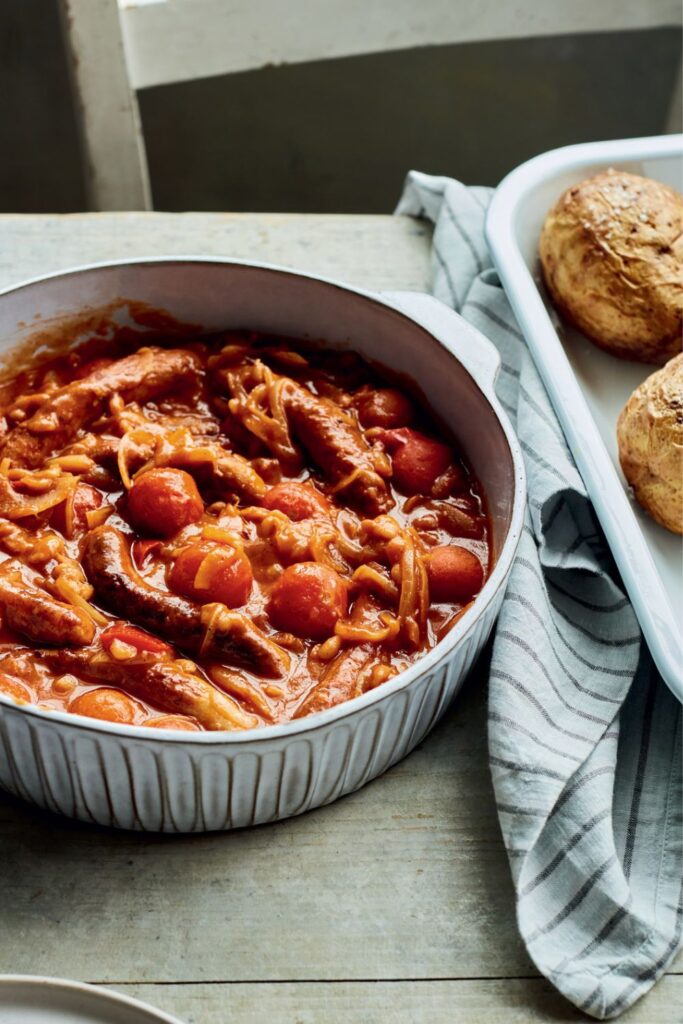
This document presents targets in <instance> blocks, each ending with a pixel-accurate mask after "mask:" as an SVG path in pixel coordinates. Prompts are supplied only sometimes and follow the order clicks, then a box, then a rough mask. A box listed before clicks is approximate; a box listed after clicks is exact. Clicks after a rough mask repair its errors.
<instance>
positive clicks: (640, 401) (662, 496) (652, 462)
mask: <svg viewBox="0 0 683 1024" xmlns="http://www.w3.org/2000/svg"><path fill="white" fill-rule="evenodd" d="M617 441H618V443H619V460H620V462H621V468H622V469H623V471H624V476H625V477H626V479H627V480H628V482H629V483H630V484H631V486H632V487H633V492H634V494H635V496H636V498H637V500H638V502H639V503H640V505H642V507H643V508H644V509H645V511H646V512H648V513H649V514H650V515H651V516H652V518H653V519H655V520H656V521H657V522H658V523H661V525H662V526H666V528H667V530H672V531H673V533H681V534H683V355H678V356H676V357H675V358H674V359H671V360H670V361H669V362H668V363H667V364H666V366H664V367H662V369H661V370H657V371H656V372H655V373H653V374H651V375H650V376H649V377H648V378H647V380H645V381H643V383H642V384H641V385H640V387H638V388H636V390H635V391H634V392H633V394H632V395H631V397H630V398H629V400H628V402H627V403H626V405H625V406H624V408H623V409H622V411H621V415H620V416H619V420H618V423H617Z"/></svg>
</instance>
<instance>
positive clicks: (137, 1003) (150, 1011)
mask: <svg viewBox="0 0 683 1024" xmlns="http://www.w3.org/2000/svg"><path fill="white" fill-rule="evenodd" d="M12 985H23V986H25V987H27V988H30V989H33V990H36V993H37V992H38V991H39V990H40V989H43V990H44V991H45V992H46V993H47V995H48V997H49V994H50V992H51V991H52V990H54V989H59V990H61V991H63V992H67V993H73V994H74V995H81V996H84V997H85V998H92V997H95V998H97V999H101V1000H102V1001H103V1002H104V1003H105V1004H106V1003H107V1002H109V1003H111V1004H112V1005H113V1006H118V1007H124V1008H125V1007H127V1008H128V1009H131V1010H139V1011H144V1013H145V1014H146V1015H147V1016H148V1017H149V1021H150V1024H152V1022H153V1021H158V1022H159V1024H182V1022H181V1020H180V1018H179V1017H174V1016H172V1015H171V1014H169V1013H166V1011H165V1010H159V1009H157V1007H156V1006H152V1005H151V1004H150V1003H144V1002H142V1000H140V999H136V998H135V997H134V996H129V995H126V994H125V993H123V992H117V991H116V990H115V989H108V988H104V986H102V985H92V984H91V983H90V982H88V981H76V980H75V979H73V978H57V977H54V976H52V975H43V974H0V992H1V991H2V989H3V988H5V986H7V987H8V988H9V987H10V986H12ZM86 1009H87V1007H86Z"/></svg>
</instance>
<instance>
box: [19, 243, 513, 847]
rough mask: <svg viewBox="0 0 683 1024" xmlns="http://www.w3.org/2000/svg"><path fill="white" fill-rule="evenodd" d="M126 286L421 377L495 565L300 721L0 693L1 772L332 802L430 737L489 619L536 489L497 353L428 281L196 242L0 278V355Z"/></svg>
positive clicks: (207, 814)
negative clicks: (421, 629) (158, 723)
mask: <svg viewBox="0 0 683 1024" xmlns="http://www.w3.org/2000/svg"><path fill="white" fill-rule="evenodd" d="M120 300H128V301H130V302H131V303H133V304H135V303H137V304H143V305H142V306H141V305H137V306H131V307H130V308H135V309H137V310H138V313H139V310H140V309H141V308H142V309H147V310H149V309H150V308H151V309H153V310H163V311H165V312H166V313H167V314H169V315H170V316H171V317H173V318H175V319H177V320H178V321H182V322H183V323H186V324H195V325H201V328H202V329H203V330H204V331H207V332H212V331H217V330H221V329H225V328H228V327H245V328H251V329H254V330H260V331H269V332H273V333H279V334H284V335H290V336H295V337H302V338H310V339H325V346H326V347H328V348H332V349H334V350H339V351H342V350H345V349H354V350H355V351H357V352H359V353H360V354H361V355H362V356H364V357H366V358H367V359H369V360H371V361H373V362H376V363H379V364H383V365H385V366H387V367H390V368H391V369H392V370H393V371H394V372H398V373H400V374H405V375H407V376H408V377H410V378H412V379H413V380H414V381H415V382H416V383H417V385H418V386H419V388H420V389H421V391H422V392H423V394H424V395H425V397H426V399H427V400H428V402H429V404H430V406H431V408H432V409H433V410H434V411H435V413H436V415H437V416H438V417H439V418H440V419H441V420H442V421H443V422H444V423H445V424H446V425H447V426H448V428H449V429H450V431H451V432H452V434H453V435H454V437H455V438H456V439H457V442H458V444H459V446H460V447H461V449H462V451H463V453H464V455H465V458H466V460H467V461H468V463H469V465H470V466H471V467H472V468H473V470H474V473H475V474H476V476H477V477H478V479H479V480H480V482H481V484H482V487H483V490H484V493H485V495H486V497H487V499H488V508H489V515H490V520H491V529H492V545H491V546H492V552H493V558H494V561H495V566H494V568H493V570H492V572H491V574H490V576H489V578H488V580H487V581H486V583H485V585H484V588H483V590H482V591H481V593H480V594H479V596H478V597H477V599H476V601H475V602H474V604H473V605H472V607H471V608H470V609H469V610H468V611H467V612H466V614H465V615H464V616H463V617H462V618H461V619H460V620H459V622H458V623H457V624H456V625H455V626H454V628H453V629H452V630H451V631H450V632H449V633H448V634H447V636H446V637H445V638H444V639H443V640H442V641H441V642H440V643H439V644H438V645H437V646H436V647H434V648H433V649H432V650H431V651H429V652H428V653H426V654H425V656H424V657H423V658H421V659H420V660H419V661H417V662H416V663H415V664H413V665H411V666H410V668H409V669H408V670H407V671H405V672H403V673H401V674H400V675H398V676H396V677H395V678H394V679H392V680H390V681H389V682H387V683H385V684H384V685H382V686H380V687H378V688H377V689H375V690H372V691H370V692H368V693H366V694H364V695H363V696H360V697H357V698H355V699H353V700H350V701H348V702H346V703H345V704H340V705H338V706H336V707H333V708H330V709H328V710H326V711H322V712H320V713H318V714H315V715H311V716H309V717H308V718H304V719H299V720H296V721H294V722H289V723H285V724H281V725H273V726H267V727H265V728H262V729H258V730H253V731H249V732H236V733H229V732H220V733H217V732H204V733H187V732H170V731H160V730H158V729H148V728H144V727H133V726H122V725H116V724H113V723H109V722H103V721H98V720H95V719H89V718H83V717H80V716H76V715H71V714H68V713H61V712H56V711H43V710H40V709H39V708H36V707H32V706H30V705H17V704H16V703H14V702H13V701H12V700H11V698H8V697H4V696H1V695H0V784H1V785H2V786H4V787H5V788H6V789H8V790H10V791H11V792H12V793H15V794H16V795H18V796H20V797H23V798H25V799H27V800H30V801H32V802H33V803H36V804H38V805H39V806H41V807H44V808H47V809H48V810H51V811H55V812H58V813H60V814H65V815H68V816H70V817H74V818H79V819H81V820H83V821H89V822H97V823H99V824H101V825H110V826H115V827H118V828H127V829H144V830H148V831H166V832H193V831H205V830H215V829H228V828H237V827H241V826H245V825H254V824H259V823H261V822H267V821H275V820H277V819H280V818H287V817H290V816H292V815H295V814H301V813H302V812H303V811H308V810H310V809H311V808H314V807H318V806H320V805H322V804H327V803H330V802H331V801H333V800H336V799H337V798H338V797H340V796H343V795H344V794H346V793H350V792H352V791H353V790H356V789H358V788H359V787H361V786H363V785H365V783H366V782H368V781H369V780H370V779H372V778H374V777H375V776H377V775H379V774H380V773H381V772H384V771H386V769H387V768H389V767H390V766H391V765H393V764H395V763H396V762H397V761H399V760H400V759H401V758H403V757H405V755H406V754H407V753H408V752H409V751H410V750H412V748H413V747H414V746H415V745H416V744H417V743H419V742H420V740H422V739H423V738H424V736H425V735H426V734H427V733H428V732H429V730H430V729H431V728H432V727H433V725H434V724H435V723H436V722H437V721H438V719H439V718H440V717H441V715H442V714H443V713H444V711H445V710H446V708H447V707H448V705H449V704H450V702H451V701H452V699H453V697H454V696H455V694H456V693H457V691H458V689H459V688H460V685H461V683H462V681H463V679H464V678H465V676H466V674H467V672H468V671H469V669H470V668H471V666H472V664H473V662H474V660H475V659H476V657H477V655H478V654H479V652H480V651H481V648H482V646H483V645H484V643H485V642H486V639H487V637H488V635H489V633H490V632H491V629H492V627H493V624H494V622H495V618H496V615H497V613H498V610H499V608H500V604H501V601H502V598H503V593H504V589H505V585H506V582H507V578H508V575H509V571H510V566H511V564H512V560H513V557H514V554H515V550H516V548H517V544H518V541H519V537H520V532H521V529H522V521H523V515H524V504H525V486H524V469H523V462H522V456H521V452H520V449H519V445H518V442H517V440H516V438H515V436H514V433H513V431H512V428H511V426H510V423H509V421H508V419H507V417H506V415H505V413H504V412H503V410H502V409H501V407H500V405H499V404H498V401H497V400H496V397H495V394H494V380H495V377H496V373H497V371H498V365H499V364H498V354H497V352H496V350H495V348H494V347H493V346H492V345H491V343H490V342H489V341H487V339H486V338H484V337H483V335H481V334H480V333H479V332H478V331H476V330H474V329H473V328H472V327H471V326H469V325H468V324H467V323H466V322H465V321H464V320H463V319H462V318H460V317H459V316H457V315H456V314H455V313H453V312H452V311H451V310H449V309H448V308H447V307H446V306H443V305H442V304H441V303H439V302H437V301H436V300H435V299H432V298H430V297H428V296H425V295H420V294H417V293H395V294H383V295H375V294H371V293H368V292H362V291H359V290H356V289H351V288H348V287H345V286H343V285H340V284H337V283H335V282H331V281H327V280H324V279H322V278H318V277H313V276H309V275H304V274H298V273H294V272H292V271H287V270H284V269H281V268H277V267H269V266H265V265H263V264H253V263H243V262H231V261H224V260H207V259H190V258H188V259H168V260H167V259H161V260H159V259H154V260H140V261H126V262H120V263H112V264H99V265H97V266H92V267H84V268H82V269H78V270H74V271H72V272H68V273H62V274H56V275H53V276H50V277H44V278H41V279H39V280H35V281H30V282H28V283H27V284H24V285H20V286H19V287H15V288H12V289H9V290H7V291H5V292H3V293H0V356H5V354H6V353H7V352H8V351H9V350H11V349H12V348H13V347H15V346H16V345H18V344H20V343H24V342H26V340H27V339H31V338H34V339H35V338H37V339H38V341H39V342H40V343H45V341H49V340H50V339H51V338H54V336H55V332H57V333H60V332H62V333H64V332H66V333H68V334H69V335H70V336H71V337H72V339H73V341H74V342H75V341H77V340H78V333H79V331H84V330H85V331H87V330H92V329H93V325H94V324H96V323H97V319H98V314H97V312H96V311H97V310H101V309H107V310H110V311H111V310H112V309H114V308H115V307H118V312H117V315H118V316H120V315H121V305H120ZM88 313H92V316H90V318H89V319H88V318H87V317H84V314H88ZM153 319H154V318H153V317H152V320H153ZM146 320H147V322H150V318H149V317H146ZM74 324H80V327H78V328H76V327H75V326H74Z"/></svg>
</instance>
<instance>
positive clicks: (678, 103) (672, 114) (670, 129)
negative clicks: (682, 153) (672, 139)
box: [664, 61, 683, 135]
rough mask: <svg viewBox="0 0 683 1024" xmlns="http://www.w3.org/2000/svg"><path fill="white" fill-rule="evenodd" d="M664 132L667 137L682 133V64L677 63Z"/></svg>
mask: <svg viewBox="0 0 683 1024" xmlns="http://www.w3.org/2000/svg"><path fill="white" fill-rule="evenodd" d="M664 131H665V132H666V133H667V134H668V135H677V134H678V133H679V132H680V131H683V64H682V63H681V61H679V62H678V71H677V73H676V80H675V82H674V91H673V94H672V96H671V104H670V106H669V112H668V114H667V117H666V124H665V126H664Z"/></svg>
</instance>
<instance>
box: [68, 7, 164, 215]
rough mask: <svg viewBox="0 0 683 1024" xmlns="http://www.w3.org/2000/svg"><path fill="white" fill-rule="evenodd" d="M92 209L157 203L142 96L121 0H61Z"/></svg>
mask: <svg viewBox="0 0 683 1024" xmlns="http://www.w3.org/2000/svg"><path fill="white" fill-rule="evenodd" d="M59 7H60V11H61V15H62V25H63V32H64V37H65V40H66V44H67V52H68V57H69V70H70V73H71V80H72V84H73V92H74V99H75V101H76V114H77V118H78V123H79V129H80V136H81V149H82V156H83V176H84V179H85V184H86V190H87V194H88V202H89V207H90V209H91V210H148V209H149V208H150V206H151V205H152V203H151V195H150V186H149V174H148V170H147V158H146V155H145V142H144V139H143V136H142V127H141V124H140V113H139V110H138V100H137V96H136V94H135V92H134V90H133V88H132V86H131V84H130V81H129V79H128V67H127V64H126V55H125V53H124V50H123V37H122V35H121V23H120V21H119V6H118V0H59Z"/></svg>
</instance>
